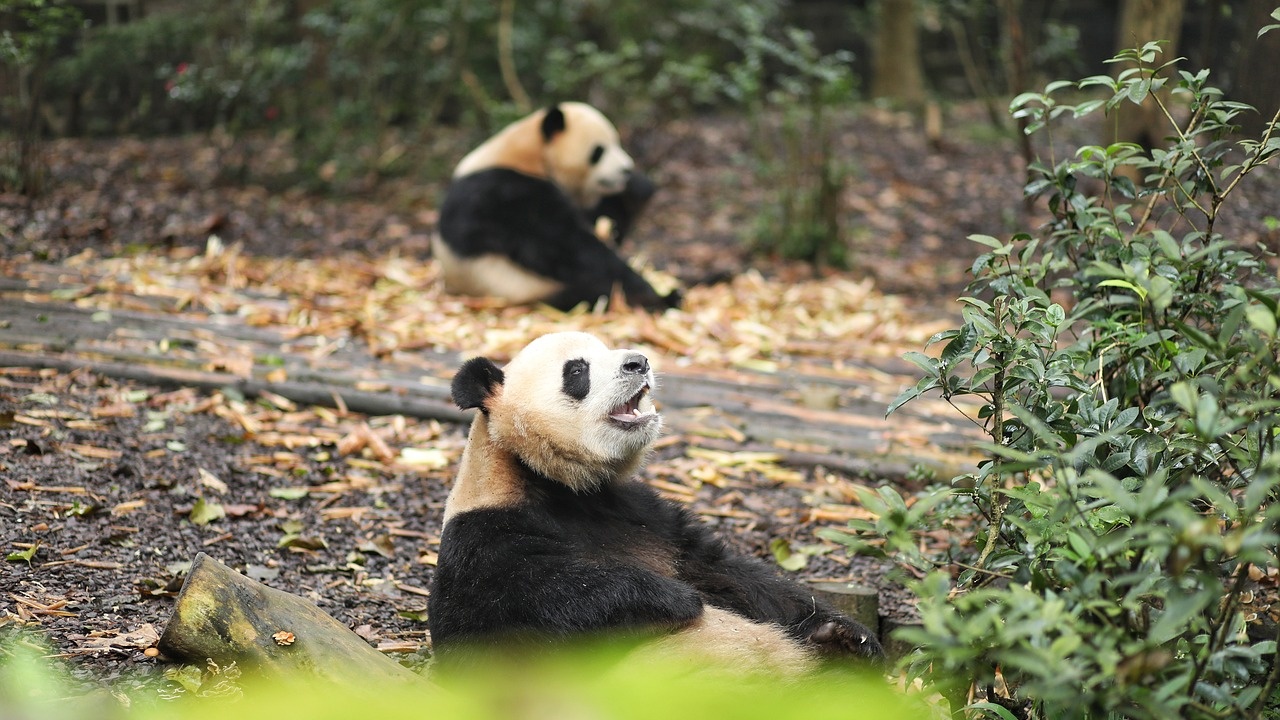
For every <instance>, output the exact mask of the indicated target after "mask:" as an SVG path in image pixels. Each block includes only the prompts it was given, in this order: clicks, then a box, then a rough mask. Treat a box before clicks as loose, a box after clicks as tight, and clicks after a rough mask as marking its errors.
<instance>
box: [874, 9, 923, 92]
mask: <svg viewBox="0 0 1280 720" xmlns="http://www.w3.org/2000/svg"><path fill="white" fill-rule="evenodd" d="M879 10H880V13H879V16H880V20H879V24H878V25H877V27H876V41H875V56H874V58H873V59H872V67H873V68H874V74H873V76H872V79H871V95H872V97H877V98H888V99H890V100H893V101H894V102H896V103H898V104H899V105H902V106H903V107H906V108H909V109H912V110H915V109H919V108H921V107H923V105H924V70H923V69H922V67H921V62H920V38H919V34H918V33H917V31H916V7H915V0H880V5H879Z"/></svg>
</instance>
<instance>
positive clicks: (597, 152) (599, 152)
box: [590, 145, 604, 165]
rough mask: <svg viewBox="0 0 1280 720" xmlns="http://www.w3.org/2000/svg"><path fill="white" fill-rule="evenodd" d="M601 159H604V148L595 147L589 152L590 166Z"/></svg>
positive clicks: (601, 146)
mask: <svg viewBox="0 0 1280 720" xmlns="http://www.w3.org/2000/svg"><path fill="white" fill-rule="evenodd" d="M602 157H604V146H603V145H597V146H595V149H593V150H592V151H591V160H590V162H591V164H592V165H595V164H596V163H598V162H600V158H602Z"/></svg>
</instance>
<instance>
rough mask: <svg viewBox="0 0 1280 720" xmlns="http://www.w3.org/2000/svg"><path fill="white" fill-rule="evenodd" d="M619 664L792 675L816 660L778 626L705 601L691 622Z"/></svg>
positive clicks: (679, 672)
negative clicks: (757, 620) (706, 603)
mask: <svg viewBox="0 0 1280 720" xmlns="http://www.w3.org/2000/svg"><path fill="white" fill-rule="evenodd" d="M623 666H624V667H625V668H626V669H631V668H635V667H639V668H641V669H644V670H648V671H654V670H657V671H659V672H662V673H670V674H671V675H672V676H673V677H681V676H684V675H685V674H686V673H688V672H690V671H696V672H697V673H698V674H699V675H702V674H710V675H712V676H722V677H725V678H742V677H756V678H761V679H764V678H768V679H783V680H796V679H799V678H801V677H803V676H805V675H808V674H810V673H812V672H814V671H815V670H817V669H818V667H819V661H818V657H817V654H816V653H814V652H813V651H812V650H811V649H809V648H806V647H804V646H803V645H801V644H800V643H799V642H797V641H796V640H795V639H794V638H792V637H791V636H790V635H788V634H787V633H786V631H784V630H783V629H782V628H781V627H779V626H777V625H773V624H771V623H761V622H756V621H754V620H749V619H747V618H745V617H742V616H741V615H738V614H736V613H732V612H730V611H728V610H724V609H721V608H718V607H714V606H711V605H707V606H705V608H704V610H703V613H702V616H701V617H699V618H698V619H697V620H696V621H694V622H693V623H692V624H690V625H688V626H686V627H684V628H682V629H680V630H677V631H676V632H674V633H672V634H670V635H666V636H663V637H661V638H658V639H655V640H653V641H652V642H648V643H645V644H644V645H642V646H640V647H639V648H637V649H636V650H634V651H632V652H631V653H630V654H629V655H628V656H627V658H626V660H625V661H624V662H623Z"/></svg>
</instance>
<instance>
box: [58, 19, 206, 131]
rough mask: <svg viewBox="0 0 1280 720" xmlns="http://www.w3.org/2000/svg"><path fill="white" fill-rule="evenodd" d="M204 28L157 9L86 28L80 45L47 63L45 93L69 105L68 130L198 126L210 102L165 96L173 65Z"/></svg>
mask: <svg viewBox="0 0 1280 720" xmlns="http://www.w3.org/2000/svg"><path fill="white" fill-rule="evenodd" d="M201 30H202V28H201V26H200V25H199V24H196V23H192V22H190V21H189V20H188V19H187V18H183V17H179V16H176V15H168V14H163V15H155V16H151V17H144V18H142V19H140V20H138V21H136V22H130V23H125V24H122V25H115V26H103V27H93V28H88V29H87V30H86V31H85V32H84V33H83V36H82V40H81V44H80V46H79V48H78V50H77V51H76V52H75V53H74V54H71V55H68V56H65V57H62V58H60V59H59V60H57V61H56V62H55V63H54V64H53V66H52V67H51V68H50V69H49V80H48V95H49V97H50V98H56V99H58V100H59V102H58V103H57V109H58V110H59V111H61V112H64V113H67V115H68V121H69V127H68V128H67V131H68V132H72V133H87V134H91V135H110V134H115V133H122V132H147V133H159V132H174V131H179V130H183V129H191V128H193V127H199V126H200V125H201V124H202V123H200V122H199V121H198V120H197V118H199V117H202V116H205V115H211V114H212V108H205V107H194V108H188V107H182V106H177V105H175V104H174V103H171V102H169V91H170V89H171V87H172V83H173V82H174V79H175V77H176V76H177V74H178V73H177V68H179V67H182V66H183V63H188V62H190V61H191V60H192V59H193V57H194V55H195V48H196V46H197V44H198V42H199V40H200V32H201Z"/></svg>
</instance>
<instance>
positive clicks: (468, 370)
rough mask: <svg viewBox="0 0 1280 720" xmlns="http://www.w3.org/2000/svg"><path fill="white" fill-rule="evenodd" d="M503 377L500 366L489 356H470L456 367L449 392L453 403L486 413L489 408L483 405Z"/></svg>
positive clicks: (464, 408)
mask: <svg viewBox="0 0 1280 720" xmlns="http://www.w3.org/2000/svg"><path fill="white" fill-rule="evenodd" d="M504 379H505V378H504V377H503V374H502V368H500V367H498V366H497V365H494V364H493V361H492V360H490V359H489V358H485V357H478V358H472V359H470V360H468V361H466V362H465V363H463V364H462V367H461V368H458V374H457V375H454V376H453V384H452V385H450V386H449V392H450V394H452V395H453V402H454V404H456V405H457V406H458V407H460V408H462V409H463V410H467V409H470V408H480V410H481V412H486V413H487V412H489V408H487V407H485V402H486V401H487V400H488V399H489V397H490V396H491V395H493V390H494V388H496V387H497V386H499V385H501V384H502V382H503V380H504Z"/></svg>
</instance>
